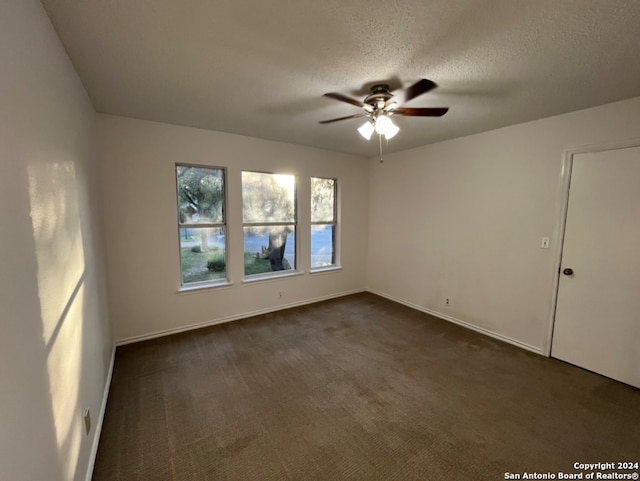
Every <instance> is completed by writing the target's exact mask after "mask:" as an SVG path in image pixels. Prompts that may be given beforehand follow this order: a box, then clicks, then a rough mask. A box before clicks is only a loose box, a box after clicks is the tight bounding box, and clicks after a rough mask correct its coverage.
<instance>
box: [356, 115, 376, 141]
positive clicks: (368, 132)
mask: <svg viewBox="0 0 640 481" xmlns="http://www.w3.org/2000/svg"><path fill="white" fill-rule="evenodd" d="M374 131H375V127H374V126H373V124H372V123H371V121H369V120H367V121H366V122H365V123H364V124H362V126H360V127H359V128H358V132H360V135H362V136H363V137H364V138H365V139H367V140H370V139H371V136H372V135H373V132H374Z"/></svg>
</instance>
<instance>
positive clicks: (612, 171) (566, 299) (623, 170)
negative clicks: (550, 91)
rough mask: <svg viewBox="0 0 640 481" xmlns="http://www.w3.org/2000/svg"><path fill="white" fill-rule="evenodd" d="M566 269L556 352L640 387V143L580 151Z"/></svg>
mask: <svg viewBox="0 0 640 481" xmlns="http://www.w3.org/2000/svg"><path fill="white" fill-rule="evenodd" d="M560 269H561V273H560V284H559V287H558V303H557V307H556V316H555V323H554V330H553V341H552V347H551V355H552V356H553V357H555V358H558V359H561V360H563V361H567V362H569V363H571V364H575V365H577V366H580V367H583V368H585V369H588V370H590V371H594V372H597V373H599V374H603V375H605V376H608V377H611V378H613V379H617V380H618V381H622V382H624V383H627V384H631V385H632V386H636V387H640V147H631V148H626V149H617V150H607V151H604V152H597V153H587V154H576V155H574V157H573V167H572V171H571V186H570V190H569V205H568V210H567V223H566V228H565V238H564V246H563V250H562V265H561V268H560ZM571 271H573V272H571Z"/></svg>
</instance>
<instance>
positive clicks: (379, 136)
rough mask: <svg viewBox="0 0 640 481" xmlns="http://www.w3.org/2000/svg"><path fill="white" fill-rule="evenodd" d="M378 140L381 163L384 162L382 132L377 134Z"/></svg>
mask: <svg viewBox="0 0 640 481" xmlns="http://www.w3.org/2000/svg"><path fill="white" fill-rule="evenodd" d="M378 140H379V141H380V163H381V164H382V163H383V162H384V159H383V158H382V134H378Z"/></svg>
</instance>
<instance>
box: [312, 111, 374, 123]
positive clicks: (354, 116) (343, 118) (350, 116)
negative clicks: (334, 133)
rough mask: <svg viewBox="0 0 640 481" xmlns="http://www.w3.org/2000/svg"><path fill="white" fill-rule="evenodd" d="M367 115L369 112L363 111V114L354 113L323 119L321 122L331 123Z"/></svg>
mask: <svg viewBox="0 0 640 481" xmlns="http://www.w3.org/2000/svg"><path fill="white" fill-rule="evenodd" d="M367 115H369V114H365V113H364V112H363V113H361V114H353V115H347V116H346V117H338V118H337V119H330V120H321V121H320V122H319V123H321V124H330V123H331V122H337V121H338V120H347V119H357V118H358V117H366V116H367Z"/></svg>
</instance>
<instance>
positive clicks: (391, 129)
mask: <svg viewBox="0 0 640 481" xmlns="http://www.w3.org/2000/svg"><path fill="white" fill-rule="evenodd" d="M398 132H400V127H398V126H397V125H395V124H394V123H393V122H389V125H388V126H387V129H386V131H385V133H384V136H385V138H386V139H387V140H389V139H392V138H393V137H395V136H396V134H397V133H398Z"/></svg>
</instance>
